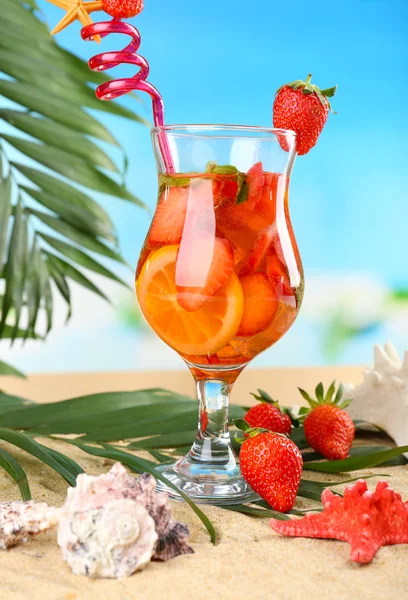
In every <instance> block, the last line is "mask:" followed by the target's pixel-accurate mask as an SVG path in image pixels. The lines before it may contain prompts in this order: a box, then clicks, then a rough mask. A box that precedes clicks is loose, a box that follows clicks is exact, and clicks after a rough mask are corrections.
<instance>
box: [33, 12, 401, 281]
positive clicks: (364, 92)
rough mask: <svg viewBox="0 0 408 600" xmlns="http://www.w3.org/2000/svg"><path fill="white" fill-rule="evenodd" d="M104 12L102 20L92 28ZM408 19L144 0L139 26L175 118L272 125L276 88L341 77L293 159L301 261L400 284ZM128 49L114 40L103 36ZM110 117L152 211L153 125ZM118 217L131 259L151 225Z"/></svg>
mask: <svg viewBox="0 0 408 600" xmlns="http://www.w3.org/2000/svg"><path fill="white" fill-rule="evenodd" d="M41 5H42V7H43V9H44V12H45V14H46V17H47V19H48V21H49V23H50V24H55V23H56V22H57V21H58V20H59V18H60V17H61V16H62V11H61V10H60V9H58V8H56V7H54V6H52V5H50V4H48V3H46V2H44V0H42V2H41ZM102 16H103V13H94V18H95V19H97V20H101V19H102ZM407 17H408V4H407V2H406V1H405V0H345V1H342V2H333V3H328V2H326V1H322V0H317V1H316V0H315V1H313V2H307V1H306V0H292V2H290V4H288V3H285V2H274V1H273V2H272V1H266V0H252V1H251V2H250V3H247V2H242V1H240V0H222V2H220V1H219V0H206V1H205V2H191V0H172V1H166V2H163V1H162V0H161V1H160V2H159V1H157V0H145V10H144V12H143V13H142V14H141V15H140V16H139V17H137V18H136V19H134V20H133V22H134V23H135V24H136V25H137V27H138V28H139V30H140V32H141V34H142V45H141V49H140V52H141V53H142V54H143V55H144V56H145V57H146V58H147V59H148V61H149V63H150V65H151V75H150V80H151V82H152V83H154V84H155V85H156V86H157V87H158V88H159V90H160V91H161V93H162V95H163V97H164V100H165V109H166V119H167V122H168V123H197V122H198V123H242V124H254V125H270V124H271V119H272V116H271V106H272V101H273V96H274V92H275V90H276V89H277V88H278V87H279V86H280V85H281V84H283V83H285V82H287V81H291V80H293V79H297V78H303V77H305V76H306V75H307V73H308V72H312V73H313V80H314V81H315V82H316V83H317V84H318V85H321V86H322V87H329V86H332V85H333V84H335V83H337V84H338V85H339V89H338V93H337V96H336V97H335V98H334V100H333V107H334V109H335V110H336V111H337V113H338V114H337V115H330V117H329V121H328V124H327V125H326V128H325V130H324V132H323V134H322V136H321V139H320V140H319V143H318V146H317V147H316V148H315V149H313V150H312V151H311V152H310V154H308V155H307V156H304V157H301V158H299V159H298V161H297V164H296V166H295V170H294V176H293V180H292V181H293V183H292V190H291V205H292V217H293V221H294V225H295V229H296V232H297V236H298V240H299V244H300V247H301V251H302V254H303V259H304V262H305V266H306V269H317V270H320V269H324V270H331V269H336V270H337V269H338V270H342V269H345V270H349V269H350V268H356V269H363V270H374V271H375V272H376V273H378V274H380V275H382V276H386V277H387V279H388V280H390V281H391V282H398V281H399V282H401V281H403V279H404V278H406V275H407V269H406V263H405V259H404V260H403V256H402V255H403V254H404V253H403V252H401V250H403V248H402V247H401V244H402V243H403V242H404V241H405V240H403V239H402V227H403V224H404V223H406V222H407V220H408V209H407V206H408V203H407V202H406V190H407V187H408V185H407V184H408V175H407V169H406V162H405V161H406V158H405V159H404V154H405V152H406V148H405V144H406V135H407V116H406V93H407V82H406V77H405V76H404V68H406V65H407V46H406V40H405V39H404V37H405V31H406V25H405V26H404V23H405V24H406V22H407ZM79 29H80V25H79V24H76V25H73V26H71V28H70V29H69V30H66V31H65V32H63V33H61V34H59V36H58V41H59V42H60V43H61V44H64V45H66V46H68V47H69V48H70V49H71V50H73V51H74V52H76V53H77V54H79V55H80V56H82V57H83V58H89V56H91V55H92V54H93V53H95V52H96V51H99V49H98V48H96V45H95V44H93V43H88V44H86V43H84V42H82V40H81V39H80V37H79ZM123 45H125V43H124V42H123V38H120V37H118V36H117V37H116V38H114V37H113V36H112V37H111V38H110V39H109V40H106V41H104V42H103V46H104V47H107V48H108V47H109V48H120V47H121V46H123ZM114 72H115V73H120V74H123V73H129V74H130V73H133V72H134V70H132V68H131V67H129V68H126V70H125V69H124V70H122V71H120V70H116V71H111V74H112V75H113V73H114ZM144 101H145V108H146V109H147V112H146V116H148V117H149V116H150V110H149V109H150V106H149V101H148V98H144ZM125 102H126V103H127V104H128V105H129V106H131V105H132V104H133V106H134V108H136V109H137V108H138V107H137V105H136V104H135V103H134V102H133V101H129V100H125ZM104 118H105V120H106V122H107V123H108V125H110V126H111V127H112V128H114V129H115V131H116V132H117V135H118V136H119V138H120V139H121V141H122V143H123V144H124V146H125V148H126V150H127V151H128V153H129V156H130V164H131V167H130V171H129V177H128V183H129V186H130V187H131V188H132V189H133V190H134V191H135V192H136V193H138V195H139V196H140V197H142V198H143V200H145V201H146V202H147V203H148V204H149V205H150V206H154V203H155V191H156V190H155V184H156V180H155V173H154V162H153V156H152V153H151V150H150V140H149V133H148V131H147V130H144V129H143V128H142V127H138V126H137V125H130V126H129V124H128V123H126V122H124V121H122V120H120V119H117V118H106V117H104ZM116 218H117V222H118V225H119V227H120V230H121V240H122V245H123V248H124V251H125V253H126V255H127V256H128V257H129V260H134V259H135V258H136V254H137V252H138V245H139V246H140V244H141V243H142V239H143V236H144V233H145V230H146V227H147V225H148V218H147V217H146V216H145V215H142V214H139V215H135V214H134V212H133V210H132V209H129V207H125V206H122V207H121V208H120V209H119V210H117V211H116ZM373 232H375V233H374V235H373ZM398 233H400V235H401V237H400V235H398Z"/></svg>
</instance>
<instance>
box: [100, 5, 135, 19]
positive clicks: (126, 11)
mask: <svg viewBox="0 0 408 600" xmlns="http://www.w3.org/2000/svg"><path fill="white" fill-rule="evenodd" d="M102 6H103V10H104V11H105V12H106V13H108V15H110V16H111V17H114V18H115V19H130V18H131V17H135V16H136V15H138V14H139V13H141V12H142V10H143V0H102Z"/></svg>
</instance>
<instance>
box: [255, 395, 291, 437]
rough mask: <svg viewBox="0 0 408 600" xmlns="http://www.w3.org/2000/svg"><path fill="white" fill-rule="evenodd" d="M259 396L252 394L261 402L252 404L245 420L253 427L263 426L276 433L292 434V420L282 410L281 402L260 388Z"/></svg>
mask: <svg viewBox="0 0 408 600" xmlns="http://www.w3.org/2000/svg"><path fill="white" fill-rule="evenodd" d="M258 392H259V396H258V395H256V394H252V395H253V396H254V398H256V399H257V400H260V401H261V404H257V405H256V406H252V407H251V408H250V409H249V410H248V412H247V413H246V415H245V416H244V419H245V421H246V422H247V423H248V425H250V426H251V427H262V428H263V429H268V430H269V431H274V432H275V433H286V434H287V435H290V432H291V431H292V421H291V420H290V417H289V415H287V414H286V413H284V412H282V410H281V409H280V407H279V403H278V402H276V401H275V400H273V399H272V398H271V397H270V396H269V394H267V393H266V392H264V391H263V390H258Z"/></svg>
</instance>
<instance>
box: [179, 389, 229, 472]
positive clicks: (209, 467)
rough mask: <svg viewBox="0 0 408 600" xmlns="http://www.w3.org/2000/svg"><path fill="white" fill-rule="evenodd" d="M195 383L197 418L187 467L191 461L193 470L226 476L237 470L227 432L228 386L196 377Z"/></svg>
mask: <svg viewBox="0 0 408 600" xmlns="http://www.w3.org/2000/svg"><path fill="white" fill-rule="evenodd" d="M196 383H197V395H198V402H199V418H198V429H197V437H196V439H195V441H194V444H193V446H192V448H191V450H190V452H189V454H188V458H187V457H186V458H187V460H188V462H189V464H190V470H191V466H192V464H195V465H196V468H197V469H196V470H197V473H198V472H199V473H200V474H204V473H206V474H207V475H209V476H211V475H213V476H216V477H217V478H220V477H221V478H222V477H223V476H225V478H226V479H230V478H231V477H234V476H235V475H236V473H237V472H238V460H237V457H236V455H235V453H234V451H233V450H232V448H231V443H230V436H229V432H228V404H229V398H230V394H231V388H232V385H230V384H228V383H226V382H225V381H223V380H221V379H220V380H218V379H200V380H198V381H197V382H196ZM182 464H183V461H182ZM182 464H180V467H182ZM184 465H185V463H184ZM185 466H186V465H185ZM193 470H194V469H193Z"/></svg>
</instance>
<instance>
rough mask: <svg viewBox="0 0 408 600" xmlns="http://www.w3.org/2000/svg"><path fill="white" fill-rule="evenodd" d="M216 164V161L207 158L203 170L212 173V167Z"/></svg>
mask: <svg viewBox="0 0 408 600" xmlns="http://www.w3.org/2000/svg"><path fill="white" fill-rule="evenodd" d="M216 166H217V163H216V162H215V160H209V161H208V163H207V165H206V167H205V172H206V173H212V172H213V171H214V169H215V168H216Z"/></svg>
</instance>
